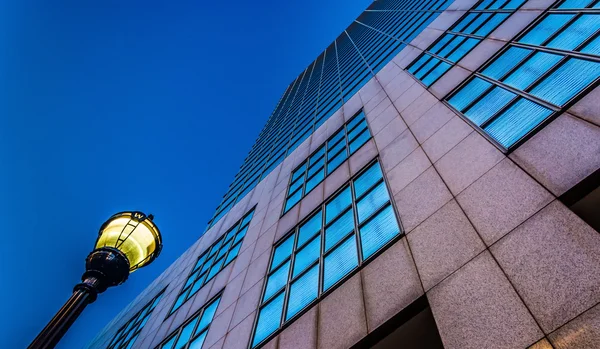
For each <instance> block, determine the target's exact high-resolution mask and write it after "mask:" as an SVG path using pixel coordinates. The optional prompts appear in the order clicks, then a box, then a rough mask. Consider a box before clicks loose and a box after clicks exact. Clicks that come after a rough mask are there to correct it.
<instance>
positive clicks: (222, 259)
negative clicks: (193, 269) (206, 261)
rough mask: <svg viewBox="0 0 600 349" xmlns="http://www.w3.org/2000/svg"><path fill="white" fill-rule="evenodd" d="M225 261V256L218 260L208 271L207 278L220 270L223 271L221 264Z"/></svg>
mask: <svg viewBox="0 0 600 349" xmlns="http://www.w3.org/2000/svg"><path fill="white" fill-rule="evenodd" d="M224 262H225V258H221V260H219V261H217V262H216V263H215V265H214V266H213V267H212V268H211V269H210V271H209V272H208V276H207V277H206V279H207V280H210V279H211V278H212V277H213V276H215V275H217V273H218V272H220V271H221V266H222V265H223V263H224Z"/></svg>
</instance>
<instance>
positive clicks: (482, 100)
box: [89, 0, 600, 349]
mask: <svg viewBox="0 0 600 349" xmlns="http://www.w3.org/2000/svg"><path fill="white" fill-rule="evenodd" d="M599 78H600V0H594V1H592V0H559V1H548V0H529V1H524V0H482V1H473V0H456V1H443V0H429V1H427V0H425V1H417V0H382V1H375V2H373V4H371V6H369V8H368V9H367V10H366V11H364V12H363V13H362V14H361V15H360V16H359V17H358V18H357V19H356V20H355V21H354V22H353V23H352V24H351V25H350V26H349V27H348V28H347V29H346V30H345V31H344V32H343V33H341V34H340V36H339V37H338V38H337V39H336V40H335V41H334V42H333V43H331V45H329V47H328V48H327V49H326V50H325V51H324V52H322V53H321V54H320V55H319V56H318V57H317V58H316V59H315V61H314V62H312V63H311V64H310V65H309V66H308V67H306V69H305V70H304V71H303V72H302V73H301V74H300V75H298V77H297V78H296V79H295V80H294V81H293V82H292V83H291V84H290V85H289V86H288V87H287V88H286V90H285V92H284V93H283V96H282V97H281V99H280V101H279V103H278V105H277V107H276V108H275V110H274V111H273V113H272V115H271V117H270V118H269V120H268V121H267V124H266V125H265V127H264V128H263V130H262V131H261V133H260V135H259V137H258V139H257V141H256V143H255V144H254V146H253V147H252V149H251V150H250V152H249V154H248V156H247V158H246V159H245V161H244V163H243V164H242V166H241V167H240V170H239V172H238V174H237V175H236V176H235V178H234V181H233V183H232V184H231V185H230V187H229V189H228V191H227V193H226V194H225V195H224V197H223V200H222V202H221V203H220V204H219V207H218V208H217V210H216V212H215V214H214V216H213V218H212V219H211V220H210V222H209V223H208V228H207V230H206V232H205V233H204V235H202V237H201V238H200V239H199V240H198V241H197V242H196V243H195V244H194V245H193V246H191V247H190V248H189V250H188V251H187V252H186V253H184V254H183V255H182V256H181V257H180V258H179V259H178V260H177V261H176V262H175V263H173V265H172V266H171V267H169V268H168V269H167V270H166V271H165V272H164V273H163V274H162V275H161V277H159V278H158V279H157V280H156V281H154V282H153V283H152V284H151V285H150V286H149V287H148V288H147V289H146V290H145V291H144V292H143V293H142V294H141V295H140V296H139V297H137V299H136V300H135V301H134V302H132V303H131V304H130V305H129V306H128V307H127V309H124V310H123V311H122V312H121V314H120V315H119V316H118V317H117V318H115V319H114V320H113V321H112V322H111V323H110V324H108V325H107V326H106V328H105V329H104V330H103V331H102V332H101V333H100V334H99V335H98V336H97V337H96V339H95V340H94V341H93V342H92V343H90V345H89V347H90V348H111V349H112V348H175V349H179V348H193V349H199V348H204V349H211V348H215V349H217V348H228V349H230V348H231V349H233V348H239V349H248V348H279V349H284V348H307V349H308V348H320V349H325V348H327V349H328V348H350V347H355V348H368V347H375V348H396V347H398V343H402V347H403V348H460V349H464V348H528V347H535V348H552V347H556V348H595V347H597V343H600V305H599V303H600V235H599V232H598V231H599V230H600V218H599V217H600V189H599V184H600V171H599V168H600V104H599V102H598V101H600V87H598V84H599V81H600V79H599Z"/></svg>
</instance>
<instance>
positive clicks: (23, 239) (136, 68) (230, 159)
mask: <svg viewBox="0 0 600 349" xmlns="http://www.w3.org/2000/svg"><path fill="white" fill-rule="evenodd" d="M369 3H370V0H354V1H348V0H326V1H325V0H302V1H300V0H294V1H264V0H263V1H239V0H233V1H202V0H196V1H185V2H184V1H162V2H161V3H158V2H154V1H133V0H128V1H123V0H104V1H81V0H73V1H66V0H63V1H28V0H4V1H0V165H1V167H0V198H1V199H0V222H1V223H2V224H1V225H0V230H1V232H0V234H1V235H0V236H2V240H0V295H1V296H2V302H0V304H1V305H0V306H1V313H2V317H1V320H0V321H1V323H0V347H1V348H9V349H13V348H25V347H26V346H27V345H28V344H29V343H30V341H31V340H32V339H33V338H34V337H35V335H36V334H37V333H38V331H39V330H41V328H42V327H43V326H44V325H45V324H46V322H47V321H48V320H49V319H50V318H51V316H52V315H53V314H54V312H55V311H56V310H58V309H59V307H60V306H61V305H62V304H63V302H64V301H65V300H66V299H67V298H68V296H69V295H70V293H71V290H72V288H73V286H74V285H75V283H77V282H78V280H79V277H80V275H81V273H82V271H83V267H84V258H85V257H86V255H87V253H88V252H89V251H90V249H91V248H92V246H93V243H94V240H95V235H96V234H97V231H98V228H99V226H100V225H101V224H102V222H103V221H104V220H105V219H106V218H108V217H109V216H110V215H111V214H113V213H115V212H117V211H122V210H142V211H145V212H146V213H154V215H155V216H156V219H155V222H156V223H157V225H158V226H159V227H160V229H161V230H162V233H163V237H164V249H163V253H162V255H161V256H160V258H159V259H158V260H157V261H155V262H154V264H152V265H151V266H149V267H147V268H145V269H142V270H140V271H138V272H135V273H134V274H132V275H131V277H130V279H129V280H128V281H127V282H126V283H125V284H124V285H122V286H120V287H118V288H113V289H109V290H108V291H107V292H105V293H104V294H102V295H101V296H100V297H99V299H98V300H97V301H96V302H95V303H93V304H91V305H90V306H88V308H87V309H86V311H85V312H84V314H83V315H82V316H81V317H80V318H79V320H78V321H77V323H76V324H75V325H74V326H73V327H72V329H71V331H70V332H69V333H68V334H67V336H66V337H65V338H64V339H63V341H62V343H61V344H60V345H59V348H81V347H82V346H84V345H86V344H87V343H88V342H89V341H90V340H91V339H92V338H93V337H94V336H95V335H96V333H98V331H100V329H101V328H102V327H104V325H105V324H106V323H108V321H110V320H111V319H112V318H113V317H114V316H115V315H116V314H117V313H118V312H119V311H120V310H121V309H122V308H123V307H125V306H126V305H127V304H128V303H129V302H130V301H132V300H133V299H134V298H135V296H136V295H138V294H139V293H140V292H141V291H142V290H143V289H144V288H145V287H146V286H147V285H148V284H149V283H150V282H151V281H152V280H154V278H156V277H157V276H158V275H159V274H160V273H161V272H162V271H163V270H164V269H165V268H167V267H168V266H169V265H170V264H171V263H172V262H173V261H174V260H175V259H176V258H177V257H178V256H179V255H180V254H181V253H182V252H184V251H185V250H186V249H187V248H188V247H189V246H190V245H191V244H192V243H193V242H194V241H195V240H196V239H197V238H198V237H199V236H200V234H201V233H202V232H203V231H204V228H205V226H206V222H207V221H208V219H209V218H210V217H211V215H212V214H213V212H214V209H215V208H216V206H217V204H218V203H219V201H220V198H221V197H222V195H223V194H224V193H225V191H226V188H227V186H228V185H229V183H230V182H231V180H232V179H233V176H234V175H235V173H236V172H237V169H238V168H239V166H240V165H241V163H242V161H243V159H244V157H245V156H246V154H247V152H248V150H249V149H250V147H251V145H252V143H253V142H254V140H255V139H256V137H257V135H258V133H259V131H260V129H261V128H262V126H263V124H264V123H265V121H266V119H267V118H268V116H269V115H270V113H271V111H272V109H273V108H274V106H275V104H276V103H277V101H278V99H279V97H280V95H281V94H282V93H283V91H284V89H285V87H286V86H287V85H288V84H289V83H290V82H291V81H292V79H293V78H295V77H296V76H297V75H298V74H299V73H300V72H301V71H302V70H303V69H304V68H305V67H306V66H307V65H308V64H309V63H310V62H312V60H313V59H314V58H316V56H317V55H318V54H319V53H320V52H321V51H322V50H323V49H324V48H325V47H326V46H327V45H328V44H329V43H330V42H331V41H332V40H333V39H334V38H335V37H336V36H337V35H338V34H339V33H340V32H341V31H342V30H343V29H345V28H346V27H347V26H348V25H349V24H350V22H351V21H352V20H353V19H354V18H356V17H357V16H358V15H359V14H360V12H361V11H362V10H364V9H365V8H366V7H367V6H368V4H369Z"/></svg>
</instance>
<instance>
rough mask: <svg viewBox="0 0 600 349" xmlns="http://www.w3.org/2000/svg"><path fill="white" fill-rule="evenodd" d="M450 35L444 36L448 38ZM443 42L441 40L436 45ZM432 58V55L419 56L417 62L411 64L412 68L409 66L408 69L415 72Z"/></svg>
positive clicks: (412, 72)
mask: <svg viewBox="0 0 600 349" xmlns="http://www.w3.org/2000/svg"><path fill="white" fill-rule="evenodd" d="M447 37H448V36H447V35H446V36H444V39H445V38H447ZM440 43H441V41H440V42H439V43H438V44H436V46H438V45H439V44H440ZM430 51H431V52H433V53H435V51H434V50H433V49H431V50H430ZM430 58H431V56H430V55H426V54H424V55H422V56H421V58H419V59H418V60H417V61H416V62H415V63H413V65H411V66H410V68H408V71H409V72H410V73H411V74H414V73H415V72H416V71H417V70H418V69H419V68H421V67H422V66H423V64H425V62H427V61H428V60H429V59H430Z"/></svg>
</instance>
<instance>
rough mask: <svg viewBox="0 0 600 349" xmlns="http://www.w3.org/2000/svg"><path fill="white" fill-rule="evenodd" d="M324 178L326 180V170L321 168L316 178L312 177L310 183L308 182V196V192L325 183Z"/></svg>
mask: <svg viewBox="0 0 600 349" xmlns="http://www.w3.org/2000/svg"><path fill="white" fill-rule="evenodd" d="M323 178H325V168H323V167H321V170H320V172H318V173H317V174H316V175H314V177H312V178H311V179H309V180H308V182H306V193H307V194H308V192H310V191H311V190H313V189H314V188H315V187H316V186H317V185H319V183H321V182H322V181H323Z"/></svg>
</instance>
